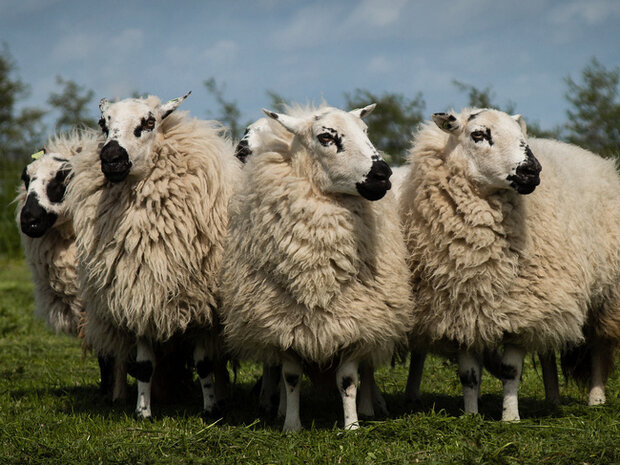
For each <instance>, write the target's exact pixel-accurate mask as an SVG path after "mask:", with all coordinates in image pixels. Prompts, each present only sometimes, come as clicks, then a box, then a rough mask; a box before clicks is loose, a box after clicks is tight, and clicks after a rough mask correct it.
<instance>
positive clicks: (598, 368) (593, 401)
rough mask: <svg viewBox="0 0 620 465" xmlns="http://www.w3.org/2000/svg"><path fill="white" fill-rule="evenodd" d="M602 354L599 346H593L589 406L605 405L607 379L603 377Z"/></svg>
mask: <svg viewBox="0 0 620 465" xmlns="http://www.w3.org/2000/svg"><path fill="white" fill-rule="evenodd" d="M601 352H602V350H601V347H600V346H599V345H598V344H596V343H594V344H592V352H591V358H590V363H591V366H592V369H591V372H590V393H589V396H588V405H601V404H604V403H605V379H604V375H603V359H602V356H601V355H602V354H601Z"/></svg>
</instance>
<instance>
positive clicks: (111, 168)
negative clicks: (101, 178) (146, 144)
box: [99, 140, 131, 182]
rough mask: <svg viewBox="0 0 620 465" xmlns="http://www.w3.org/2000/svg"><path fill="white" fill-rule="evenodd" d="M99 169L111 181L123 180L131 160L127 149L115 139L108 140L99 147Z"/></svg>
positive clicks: (127, 172)
mask: <svg viewBox="0 0 620 465" xmlns="http://www.w3.org/2000/svg"><path fill="white" fill-rule="evenodd" d="M99 158H100V159H101V171H103V174H104V175H105V177H106V178H107V179H109V180H110V181H112V182H120V181H123V180H124V179H125V178H126V177H127V175H128V174H129V169H130V168H131V162H130V161H129V154H128V153H127V150H125V149H124V148H123V147H121V146H120V145H119V143H118V142H117V141H115V140H113V141H110V142H108V143H107V144H105V145H104V146H103V148H102V149H101V153H100V155H99Z"/></svg>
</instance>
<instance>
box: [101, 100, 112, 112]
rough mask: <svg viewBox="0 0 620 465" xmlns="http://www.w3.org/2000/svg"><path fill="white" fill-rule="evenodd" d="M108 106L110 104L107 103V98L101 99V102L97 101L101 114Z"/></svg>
mask: <svg viewBox="0 0 620 465" xmlns="http://www.w3.org/2000/svg"><path fill="white" fill-rule="evenodd" d="M109 106H110V102H108V99H107V98H102V99H101V100H99V110H101V113H103V112H104V111H106V110H107V109H108V107H109Z"/></svg>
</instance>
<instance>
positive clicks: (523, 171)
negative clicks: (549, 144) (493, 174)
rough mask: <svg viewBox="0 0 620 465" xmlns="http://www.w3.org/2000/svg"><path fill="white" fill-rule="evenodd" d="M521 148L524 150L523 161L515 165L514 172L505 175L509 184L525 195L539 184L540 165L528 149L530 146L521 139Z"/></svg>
mask: <svg viewBox="0 0 620 465" xmlns="http://www.w3.org/2000/svg"><path fill="white" fill-rule="evenodd" d="M520 145H521V148H522V149H523V150H524V151H525V157H526V159H525V161H524V162H523V163H521V164H520V165H519V166H517V169H516V171H515V174H511V175H510V176H507V177H506V180H507V181H508V182H510V185H511V186H512V188H513V189H514V190H516V191H517V192H518V193H519V194H522V195H527V194H531V193H532V192H534V189H536V186H538V185H539V184H540V172H541V171H542V166H540V163H539V162H538V160H537V159H536V157H535V156H534V154H533V153H532V151H531V150H530V147H529V146H528V145H527V144H526V143H525V142H524V141H521V144H520Z"/></svg>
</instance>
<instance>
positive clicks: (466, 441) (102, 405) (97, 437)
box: [0, 261, 620, 465]
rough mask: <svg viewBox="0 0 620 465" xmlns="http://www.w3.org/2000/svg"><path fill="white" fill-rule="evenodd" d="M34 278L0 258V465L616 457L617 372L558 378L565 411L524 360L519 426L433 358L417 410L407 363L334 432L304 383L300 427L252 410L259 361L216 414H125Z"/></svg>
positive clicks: (335, 417) (619, 455)
mask: <svg viewBox="0 0 620 465" xmlns="http://www.w3.org/2000/svg"><path fill="white" fill-rule="evenodd" d="M33 305H34V304H33V297H32V284H31V283H30V277H29V273H28V270H27V268H26V266H25V265H24V263H23V262H22V261H1V262H0V463H1V464H5V463H7V464H32V463H54V464H57V463H71V464H82V463H83V464H98V463H102V464H108V463H112V464H116V463H118V464H155V463H162V464H164V463H166V464H174V463H218V464H219V463H224V464H226V463H230V464H236V463H243V464H249V463H262V464H271V463H273V464H276V463H277V464H288V463H293V464H307V463H325V464H339V463H342V464H354V463H360V464H380V463H429V464H446V463H454V464H457V463H458V464H483V463H497V464H523V463H532V464H534V463H536V464H541V463H544V464H547V463H548V464H571V465H574V464H611V463H620V399H619V397H620V377H619V376H618V374H617V373H616V374H614V375H613V377H612V379H611V380H610V382H609V383H608V391H607V399H608V403H607V405H605V406H600V407H588V406H587V405H586V396H585V394H584V393H583V392H582V391H580V390H579V389H577V388H576V387H575V386H574V385H562V387H561V392H562V395H563V402H562V405H561V406H560V407H558V408H554V407H551V406H548V405H547V404H546V403H545V402H544V390H543V385H542V380H541V375H540V368H539V367H538V368H537V367H535V366H534V364H533V363H532V360H531V358H528V359H527V360H526V366H525V368H524V374H523V380H522V384H521V389H520V411H521V418H522V420H521V422H520V423H518V424H502V423H501V422H499V421H497V420H498V418H499V417H500V416H501V383H500V382H499V381H498V380H496V379H493V378H491V376H490V375H486V374H485V377H484V378H483V386H482V391H483V395H482V399H481V401H480V410H481V412H482V413H481V414H480V415H475V416H462V415H461V405H462V404H461V403H462V401H461V394H460V391H461V387H460V383H459V381H458V379H457V376H456V373H455V372H456V369H455V366H454V365H453V364H451V363H449V362H447V361H446V360H443V359H441V358H436V357H431V358H430V359H428V360H427V365H426V369H425V376H424V381H423V384H422V391H423V399H422V403H421V404H420V405H417V406H415V407H409V406H407V405H406V403H405V401H404V397H403V391H404V386H405V382H406V374H407V369H406V367H405V366H401V365H398V366H396V367H395V368H390V367H384V368H382V369H381V370H379V372H378V374H377V378H378V383H379V385H380V387H381V388H382V389H383V391H384V393H385V396H386V400H387V402H388V405H389V408H390V411H391V414H390V416H389V417H388V418H386V419H383V420H381V421H373V422H364V423H363V425H362V428H360V430H359V431H356V432H343V431H341V430H340V429H339V425H340V423H341V421H342V418H341V417H342V408H341V404H340V401H339V398H338V395H337V394H336V393H335V392H331V391H317V390H314V389H312V387H311V386H310V385H309V384H307V383H306V382H305V384H304V385H303V390H302V410H301V415H302V422H303V424H304V430H303V431H302V432H300V433H297V434H283V433H281V432H280V427H281V423H280V422H279V421H265V420H263V419H261V418H260V415H259V412H258V408H257V399H255V398H254V396H253V394H252V393H251V389H252V386H253V385H254V383H255V381H256V379H257V378H258V376H259V375H260V369H259V367H258V366H257V365H255V364H251V363H242V365H241V368H240V370H239V373H238V378H237V383H236V384H235V385H234V386H233V392H232V401H231V402H230V405H229V406H228V407H227V409H226V413H225V415H224V417H223V418H221V419H219V420H217V421H216V422H214V423H206V422H204V421H203V420H202V419H201V417H200V409H201V405H202V404H201V394H200V388H199V386H198V384H196V386H195V389H194V390H193V391H192V393H191V394H190V395H188V396H187V397H186V398H182V399H179V400H178V402H176V403H173V404H167V405H161V404H157V403H154V404H153V412H154V420H153V421H146V422H139V421H136V420H134V419H133V417H132V413H133V407H134V406H133V396H134V395H135V385H133V384H131V385H130V386H131V389H132V390H131V393H130V398H131V401H130V402H128V403H127V404H126V405H120V406H119V405H111V404H109V403H108V402H107V401H106V400H105V399H103V398H102V397H101V396H100V394H99V391H98V381H99V379H98V373H99V372H98V366H97V362H96V360H95V359H94V358H93V357H92V356H87V357H85V358H83V356H82V351H81V348H80V344H79V342H78V341H77V340H76V339H72V338H69V337H66V336H56V335H54V334H52V333H50V332H49V331H48V330H46V328H45V327H44V325H43V323H42V322H40V321H35V320H33V318H32V310H33Z"/></svg>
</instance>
